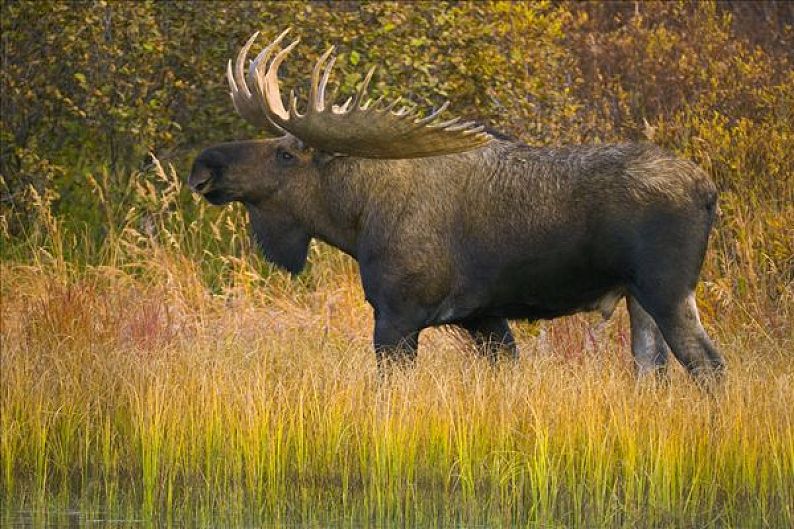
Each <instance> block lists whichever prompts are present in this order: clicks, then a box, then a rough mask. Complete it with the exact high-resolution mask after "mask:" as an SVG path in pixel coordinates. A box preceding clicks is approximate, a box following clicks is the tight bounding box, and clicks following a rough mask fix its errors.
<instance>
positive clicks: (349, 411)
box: [0, 167, 794, 527]
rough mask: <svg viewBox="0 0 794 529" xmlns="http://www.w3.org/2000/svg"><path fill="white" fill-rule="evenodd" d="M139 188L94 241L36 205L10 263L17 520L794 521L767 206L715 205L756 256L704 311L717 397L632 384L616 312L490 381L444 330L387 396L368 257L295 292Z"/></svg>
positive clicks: (10, 485) (5, 351)
mask: <svg viewBox="0 0 794 529" xmlns="http://www.w3.org/2000/svg"><path fill="white" fill-rule="evenodd" d="M136 178H139V182H138V183H139V187H138V195H137V196H138V198H139V206H140V207H139V209H136V210H135V211H127V212H124V213H123V215H120V216H119V217H118V218H116V219H110V220H109V221H108V222H109V223H110V224H109V225H111V226H113V229H112V230H111V232H110V233H109V234H108V236H107V238H106V240H105V241H104V242H103V243H102V244H100V245H96V244H95V243H93V242H91V240H89V239H90V238H89V237H88V236H86V235H82V232H80V231H79V230H75V229H70V228H69V227H68V225H67V224H66V222H65V221H64V219H58V218H55V217H53V216H51V215H50V216H48V214H47V211H48V210H47V201H46V199H42V202H41V204H42V205H41V208H42V213H41V215H40V217H41V218H42V219H43V220H42V222H41V223H40V225H39V227H38V228H36V231H35V232H31V233H30V234H29V237H28V238H27V239H26V240H27V243H26V245H25V246H17V247H13V248H12V247H7V248H5V249H4V252H5V259H4V260H3V261H2V264H0V267H1V269H0V271H2V277H3V282H2V299H3V303H2V321H3V325H2V347H1V348H0V362H1V365H2V371H0V382H1V384H0V404H1V405H2V415H1V416H0V448H1V449H2V452H1V453H0V457H1V458H2V460H1V461H0V476H2V485H1V486H0V490H1V491H2V497H3V504H4V505H5V506H6V508H5V514H4V515H3V516H10V515H11V514H9V513H13V512H18V511H19V510H26V509H33V510H34V511H35V512H39V510H41V509H50V508H52V507H53V506H55V507H56V508H61V509H63V508H65V507H69V508H73V509H74V508H77V509H79V510H81V511H83V512H93V511H97V512H105V513H117V514H119V515H120V516H122V517H123V516H128V517H136V518H143V519H149V520H152V519H154V520H166V521H168V520H178V519H182V520H184V519H191V520H199V521H201V520H208V519H212V520H218V519H223V520H226V521H228V523H244V522H245V523H256V522H260V523H261V522H263V521H268V522H275V523H279V522H282V523H292V522H295V521H298V522H313V521H321V522H332V523H335V524H345V523H348V522H349V523H362V522H364V523H369V522H372V523H378V524H400V525H407V524H412V525H413V524H417V525H421V526H441V525H449V524H467V525H469V524H471V525H474V524H488V525H490V526H506V527H507V526H510V527H514V526H525V527H550V526H553V527H595V526H598V527H638V526H645V527H705V526H713V527H748V526H767V527H786V526H791V525H792V524H794V512H792V505H794V422H793V421H792V419H793V415H794V412H792V406H791V403H792V402H794V384H793V383H792V382H793V378H794V368H793V367H792V364H791V350H792V349H794V340H793V339H792V338H794V337H793V336H792V331H791V328H792V326H791V322H792V318H791V312H790V311H791V288H790V284H788V285H786V284H785V283H783V287H782V288H780V287H775V288H777V290H776V292H777V297H774V296H770V295H769V290H768V289H771V288H772V285H774V284H775V281H777V279H776V277H775V276H774V274H775V273H778V272H775V271H774V270H768V269H763V267H764V266H767V264H768V262H769V261H768V260H764V259H763V258H759V257H758V255H757V251H756V250H755V248H757V244H758V241H759V240H762V241H763V240H769V239H768V238H770V237H772V238H774V237H775V235H774V234H769V233H767V232H766V231H765V228H764V226H765V225H768V222H767V221H768V220H769V218H771V217H772V216H774V215H775V213H774V212H771V213H770V212H769V211H767V210H759V211H758V212H757V213H754V212H753V211H752V210H751V208H744V209H742V214H741V215H740V214H739V213H735V212H734V209H732V207H729V208H727V210H728V214H729V216H728V217H727V218H724V219H723V222H724V223H726V225H727V226H728V227H729V228H730V229H736V230H741V233H744V234H745V236H744V238H742V237H741V236H739V237H735V238H732V239H728V238H722V236H720V237H721V238H718V239H717V241H716V242H715V244H713V245H712V250H711V252H712V253H711V254H710V257H709V259H710V261H709V263H708V264H707V269H706V279H707V281H706V283H705V286H704V287H703V289H702V292H701V293H700V294H701V302H702V305H703V307H704V311H703V312H704V318H705V320H706V321H705V323H706V324H707V326H709V327H710V329H709V330H710V332H713V334H714V336H715V338H716V341H717V342H718V343H719V344H720V345H721V347H722V349H723V350H724V352H725V354H726V357H727V359H728V362H729V366H730V370H729V372H728V375H727V378H726V380H725V382H724V384H723V385H722V386H721V387H720V388H719V389H718V390H716V391H715V392H714V393H713V394H706V393H704V392H701V391H700V390H698V389H697V388H696V387H695V386H694V385H693V384H691V383H690V382H689V380H688V379H687V377H686V376H685V375H684V373H683V372H681V370H680V369H677V368H675V369H673V373H672V376H671V381H670V383H669V384H656V383H653V382H650V381H642V382H639V383H638V382H637V381H635V379H634V377H633V374H632V370H631V360H630V354H629V349H628V330H627V328H628V320H627V316H626V314H625V311H623V310H620V311H619V312H618V314H617V315H616V316H615V317H614V318H613V319H612V320H611V321H610V322H608V323H607V324H606V325H603V326H598V325H596V324H597V322H596V320H595V319H594V318H591V317H590V316H576V317H572V318H566V319H561V320H555V321H552V322H543V323H540V324H532V325H530V324H522V325H519V326H518V329H517V335H518V339H519V343H520V345H521V348H522V356H521V359H520V360H519V361H518V362H517V363H516V364H515V365H509V366H502V367H499V368H493V367H491V366H489V365H488V364H487V362H484V361H482V360H480V359H478V358H476V357H475V356H474V354H473V352H472V351H471V350H470V348H469V347H468V346H467V344H466V343H465V342H464V341H462V340H461V338H460V337H459V336H458V335H457V334H456V333H454V332H451V331H449V330H444V329H439V330H430V331H427V332H426V333H423V335H422V352H421V355H420V359H419V362H418V366H417V368H416V369H415V370H413V371H411V372H404V373H396V374H395V375H394V376H393V377H392V378H391V379H390V380H389V381H388V382H382V381H379V379H378V377H377V376H376V372H375V366H374V358H373V355H372V353H371V351H370V344H369V335H370V331H371V327H372V321H371V315H370V311H369V309H368V307H367V305H366V303H365V301H364V299H363V295H362V293H361V290H360V287H359V285H358V277H357V271H356V267H355V263H353V262H352V261H350V260H349V259H347V258H346V257H344V256H341V255H340V254H338V253H336V252H333V251H330V250H328V249H327V248H325V247H322V246H318V247H315V248H314V249H313V252H314V255H313V256H312V258H311V261H312V263H313V264H312V266H311V268H310V270H309V271H308V273H306V274H305V276H303V277H301V278H299V279H291V278H289V277H287V276H286V275H284V274H282V273H281V272H277V271H274V270H273V269H271V268H270V267H269V266H268V265H267V264H266V263H264V262H262V261H261V260H259V259H258V258H257V257H255V256H254V255H253V251H252V250H251V248H250V246H249V243H248V239H247V236H246V235H245V232H244V228H243V227H242V223H241V222H240V221H241V218H240V212H239V211H237V210H233V209H226V210H224V211H222V212H220V213H217V212H214V211H212V212H211V211H209V210H204V209H203V206H201V205H195V206H194V207H195V210H196V211H198V213H197V214H196V215H195V216H193V217H190V216H189V215H188V214H187V213H186V211H187V210H186V208H184V207H183V205H181V202H180V201H181V200H184V199H183V198H180V197H184V194H183V193H182V190H181V186H180V184H179V179H178V178H177V176H176V174H175V173H174V172H173V171H164V170H162V168H159V167H158V168H157V169H156V171H155V173H154V174H150V175H138V176H137V177H136ZM146 182H149V184H146ZM147 200H148V201H149V202H147ZM729 204H730V203H729ZM733 206H735V207H736V208H740V207H741V206H740V204H739V203H738V202H736V203H735V204H733ZM737 211H738V209H737ZM784 213H785V212H779V213H778V214H779V215H783V214H784ZM772 226H774V223H773V224H772ZM770 229H771V228H770ZM737 233H738V232H737ZM776 240H777V239H776ZM742 252H746V256H747V259H737V258H736V255H741V254H742ZM77 254H79V255H82V256H83V257H82V258H81V259H77V258H75V257H74V256H75V255H77ZM750 272H752V273H755V274H756V275H757V277H758V278H759V279H757V280H756V281H755V282H754V283H749V284H747V283H742V284H741V285H738V283H737V284H734V283H731V281H733V282H739V281H740V278H741V277H747V274H749V273H750ZM779 273H785V271H782V272H779ZM712 277H714V278H716V279H712ZM723 277H724V278H727V279H725V280H724V281H723V280H722V279H720V278H723ZM761 278H762V279H761ZM778 279H779V277H778Z"/></svg>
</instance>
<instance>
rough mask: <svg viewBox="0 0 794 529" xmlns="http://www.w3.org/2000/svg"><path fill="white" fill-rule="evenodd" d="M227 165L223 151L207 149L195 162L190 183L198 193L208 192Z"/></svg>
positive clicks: (189, 179) (189, 178)
mask: <svg viewBox="0 0 794 529" xmlns="http://www.w3.org/2000/svg"><path fill="white" fill-rule="evenodd" d="M225 165H226V161H225V160H224V158H223V155H222V154H221V153H219V152H217V151H215V150H212V149H207V150H205V151H204V152H202V153H201V154H199V155H198V157H197V158H196V161H195V162H193V169H192V170H191V171H190V176H189V177H188V180H187V183H188V185H189V186H190V188H191V189H192V190H193V191H195V192H196V193H200V194H204V193H206V192H207V191H209V189H210V187H211V186H212V181H213V180H214V179H215V178H216V177H218V176H219V175H221V174H222V172H223V168H224V166H225Z"/></svg>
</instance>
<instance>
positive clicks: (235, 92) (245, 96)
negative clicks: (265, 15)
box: [226, 29, 289, 136]
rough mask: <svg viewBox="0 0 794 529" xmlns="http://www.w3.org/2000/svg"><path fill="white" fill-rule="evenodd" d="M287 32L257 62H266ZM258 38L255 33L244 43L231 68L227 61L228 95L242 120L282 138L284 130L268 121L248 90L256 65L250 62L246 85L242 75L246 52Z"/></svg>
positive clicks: (256, 99) (264, 50) (269, 46)
mask: <svg viewBox="0 0 794 529" xmlns="http://www.w3.org/2000/svg"><path fill="white" fill-rule="evenodd" d="M287 32H289V29H286V30H284V31H283V32H282V33H281V35H279V36H278V37H276V39H275V40H274V41H273V42H271V43H270V44H269V45H268V46H267V47H265V49H263V50H262V51H261V52H260V53H259V56H258V57H257V60H260V59H264V60H267V59H268V58H269V57H270V55H271V54H272V52H273V49H274V48H275V47H276V46H277V45H278V43H279V42H281V40H282V39H283V38H284V36H285V35H286V34H287ZM258 36H259V32H258V31H257V32H256V33H254V34H253V35H252V36H251V38H250V39H248V42H246V43H245V46H243V48H242V49H241V50H240V53H239V54H238V55H237V61H236V62H235V63H234V66H232V60H231V59H229V63H228V64H227V66H226V79H227V80H228V81H229V90H230V91H229V95H230V96H232V104H233V105H234V109H235V110H236V111H237V113H238V114H240V116H242V118H243V119H245V120H246V121H248V122H249V123H251V124H252V125H253V126H255V127H257V128H260V129H264V130H265V131H267V132H268V133H270V134H272V135H274V136H283V135H284V130H283V129H282V128H281V127H279V126H278V125H276V124H275V123H273V121H271V120H270V118H269V117H268V114H267V111H266V109H265V108H264V107H263V105H262V103H261V101H260V99H259V97H258V95H257V94H253V93H251V90H250V89H249V88H248V84H249V83H250V84H252V85H254V84H255V79H254V75H255V70H254V65H255V64H256V63H255V62H254V61H252V62H251V67H250V68H249V69H248V83H246V78H245V76H244V73H243V72H244V66H245V65H244V63H245V57H246V55H248V50H249V49H250V48H251V45H252V44H253V43H254V41H255V40H256V38H257V37H258Z"/></svg>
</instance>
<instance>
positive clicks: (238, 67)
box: [230, 31, 259, 97]
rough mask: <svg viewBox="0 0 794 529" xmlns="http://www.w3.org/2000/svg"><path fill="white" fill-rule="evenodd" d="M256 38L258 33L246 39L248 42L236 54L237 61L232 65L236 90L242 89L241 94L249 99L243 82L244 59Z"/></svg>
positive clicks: (249, 92) (248, 93)
mask: <svg viewBox="0 0 794 529" xmlns="http://www.w3.org/2000/svg"><path fill="white" fill-rule="evenodd" d="M258 36H259V32H258V31H257V32H256V33H254V34H253V35H251V38H250V39H248V42H246V43H245V45H244V46H243V47H242V48H241V49H240V53H238V54H237V60H236V61H235V65H234V74H235V75H234V77H235V79H234V80H235V82H236V83H237V88H238V89H240V88H242V92H243V94H245V97H251V91H250V90H249V89H248V85H247V84H246V82H245V71H244V66H245V58H246V57H247V56H248V50H250V49H251V45H253V43H254V41H255V40H256V38H257V37H258ZM230 62H231V61H230Z"/></svg>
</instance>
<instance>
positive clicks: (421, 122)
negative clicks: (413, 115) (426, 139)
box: [414, 101, 449, 127]
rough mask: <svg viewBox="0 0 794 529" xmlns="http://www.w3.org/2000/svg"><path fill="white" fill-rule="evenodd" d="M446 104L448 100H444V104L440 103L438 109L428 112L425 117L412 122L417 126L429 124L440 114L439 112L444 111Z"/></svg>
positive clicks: (447, 104)
mask: <svg viewBox="0 0 794 529" xmlns="http://www.w3.org/2000/svg"><path fill="white" fill-rule="evenodd" d="M448 106H449V101H444V104H443V105H441V106H440V107H438V110H436V111H435V112H433V113H432V114H430V115H429V116H427V117H424V118H422V119H417V120H415V121H414V123H416V125H417V126H418V127H423V126H425V125H429V124H430V123H432V122H434V121H435V120H437V119H438V116H440V115H441V113H442V112H444V111H445V110H446V109H447V107H448Z"/></svg>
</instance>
